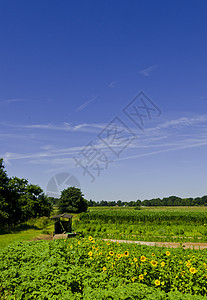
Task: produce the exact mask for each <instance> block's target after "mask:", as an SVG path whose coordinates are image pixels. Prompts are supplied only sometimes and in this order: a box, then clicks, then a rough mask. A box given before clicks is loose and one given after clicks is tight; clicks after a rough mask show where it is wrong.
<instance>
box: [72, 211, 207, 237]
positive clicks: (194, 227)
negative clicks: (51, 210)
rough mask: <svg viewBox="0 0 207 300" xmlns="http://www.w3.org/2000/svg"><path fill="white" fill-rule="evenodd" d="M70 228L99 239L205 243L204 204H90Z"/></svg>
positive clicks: (206, 215)
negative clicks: (172, 205)
mask: <svg viewBox="0 0 207 300" xmlns="http://www.w3.org/2000/svg"><path fill="white" fill-rule="evenodd" d="M74 228H75V229H76V230H78V231H82V232H83V233H84V234H85V235H87V234H91V235H93V236H96V237H102V238H113V239H124V240H139V241H160V242H207V207H165V208H164V207H153V208H150V207H149V208H141V210H136V209H133V208H129V207H113V208H109V207H90V208H89V212H88V213H85V214H82V215H80V218H79V220H76V221H75V222H74Z"/></svg>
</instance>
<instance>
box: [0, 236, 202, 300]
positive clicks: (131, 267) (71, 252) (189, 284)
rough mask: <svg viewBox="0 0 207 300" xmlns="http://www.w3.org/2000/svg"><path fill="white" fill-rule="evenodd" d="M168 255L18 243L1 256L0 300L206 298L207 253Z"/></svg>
mask: <svg viewBox="0 0 207 300" xmlns="http://www.w3.org/2000/svg"><path fill="white" fill-rule="evenodd" d="M167 251H168V249H166V248H156V247H155V248H152V247H147V246H139V245H133V244H131V245H129V244H117V243H108V242H107V243H106V242H102V241H100V240H94V239H93V238H92V237H89V239H79V240H77V239H73V240H72V239H68V240H56V241H50V242H47V241H39V242H27V243H25V242H24V243H14V244H13V245H10V246H8V247H6V248H5V249H4V250H2V251H0V294H1V296H2V298H1V299H7V300H11V299H17V300H18V299H45V300H47V299H48V300H49V299H65V300H66V299H85V300H91V299H115V300H118V299H125V300H127V299H148V300H150V299H151V300H153V299H156V300H161V299H162V300H163V299H164V300H179V299H180V300H181V299H182V300H187V299H190V300H201V299H206V297H205V295H206V292H207V282H206V276H207V271H206V263H205V262H206V259H207V251H205V250H203V251H193V250H183V249H171V250H170V252H169V253H168V252H167ZM152 262H153V263H154V262H155V263H154V266H153V263H152ZM162 263H165V264H162ZM192 268H193V269H192ZM194 269H195V270H194Z"/></svg>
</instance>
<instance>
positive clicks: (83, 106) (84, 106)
mask: <svg viewBox="0 0 207 300" xmlns="http://www.w3.org/2000/svg"><path fill="white" fill-rule="evenodd" d="M98 97H99V95H96V96H95V97H92V98H90V99H89V100H87V101H85V102H84V103H83V104H81V105H80V106H78V107H77V108H76V109H75V112H79V111H81V110H83V109H85V108H86V107H87V106H88V105H89V104H91V103H92V102H94V101H95V100H97V99H98Z"/></svg>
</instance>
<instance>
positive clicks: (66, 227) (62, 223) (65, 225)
mask: <svg viewBox="0 0 207 300" xmlns="http://www.w3.org/2000/svg"><path fill="white" fill-rule="evenodd" d="M72 217H73V216H72V215H69V214H67V213H63V214H60V215H57V216H54V217H52V218H51V219H52V220H54V221H55V224H54V226H55V228H54V229H55V230H54V236H53V239H58V238H68V237H69V236H72V235H75V234H73V233H72Z"/></svg>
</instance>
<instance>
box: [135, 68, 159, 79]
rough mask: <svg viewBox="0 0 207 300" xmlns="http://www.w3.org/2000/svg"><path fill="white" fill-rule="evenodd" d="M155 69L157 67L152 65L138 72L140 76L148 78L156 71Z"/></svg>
mask: <svg viewBox="0 0 207 300" xmlns="http://www.w3.org/2000/svg"><path fill="white" fill-rule="evenodd" d="M157 67H158V65H152V66H150V67H147V68H145V69H143V70H140V71H139V74H141V75H142V76H145V77H148V76H150V75H151V73H152V71H153V70H154V69H156V68H157Z"/></svg>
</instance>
